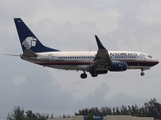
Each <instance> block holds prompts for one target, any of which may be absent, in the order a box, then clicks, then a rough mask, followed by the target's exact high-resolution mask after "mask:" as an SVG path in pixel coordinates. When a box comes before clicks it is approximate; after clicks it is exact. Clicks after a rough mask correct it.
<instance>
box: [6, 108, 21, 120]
mask: <svg viewBox="0 0 161 120" xmlns="http://www.w3.org/2000/svg"><path fill="white" fill-rule="evenodd" d="M23 118H24V110H23V109H21V108H20V107H19V106H18V107H14V109H13V111H12V112H11V114H10V113H8V116H7V120H22V119H23Z"/></svg>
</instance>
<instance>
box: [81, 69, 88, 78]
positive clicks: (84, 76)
mask: <svg viewBox="0 0 161 120" xmlns="http://www.w3.org/2000/svg"><path fill="white" fill-rule="evenodd" d="M80 77H81V78H82V79H85V78H87V74H86V73H85V71H84V73H82V74H81V75H80Z"/></svg>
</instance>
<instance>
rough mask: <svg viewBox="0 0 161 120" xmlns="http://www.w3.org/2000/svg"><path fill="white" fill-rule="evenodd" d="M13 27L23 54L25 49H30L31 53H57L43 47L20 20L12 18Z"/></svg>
mask: <svg viewBox="0 0 161 120" xmlns="http://www.w3.org/2000/svg"><path fill="white" fill-rule="evenodd" d="M14 21H15V25H16V28H17V32H18V36H19V39H20V43H21V47H22V50H23V52H24V51H25V50H26V49H30V50H32V51H33V52H51V51H58V50H56V49H52V48H49V47H46V46H44V45H43V44H42V43H41V42H40V41H39V40H38V39H37V37H36V36H35V35H34V34H33V33H32V32H31V30H30V29H29V28H28V27H27V26H26V24H25V23H24V22H23V21H22V20H21V18H14Z"/></svg>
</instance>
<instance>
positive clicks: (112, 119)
mask: <svg viewBox="0 0 161 120" xmlns="http://www.w3.org/2000/svg"><path fill="white" fill-rule="evenodd" d="M94 118H95V120H154V118H153V117H133V116H131V115H106V116H103V117H101V116H99V115H97V116H94ZM47 120H86V117H85V116H73V117H71V118H48V119H47Z"/></svg>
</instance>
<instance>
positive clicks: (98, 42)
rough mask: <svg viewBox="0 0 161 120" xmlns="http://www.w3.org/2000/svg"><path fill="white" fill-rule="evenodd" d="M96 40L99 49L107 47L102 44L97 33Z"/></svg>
mask: <svg viewBox="0 0 161 120" xmlns="http://www.w3.org/2000/svg"><path fill="white" fill-rule="evenodd" d="M95 38H96V41H97V45H98V48H99V49H105V47H104V46H103V45H102V43H101V41H100V40H99V38H98V37H97V35H95Z"/></svg>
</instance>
